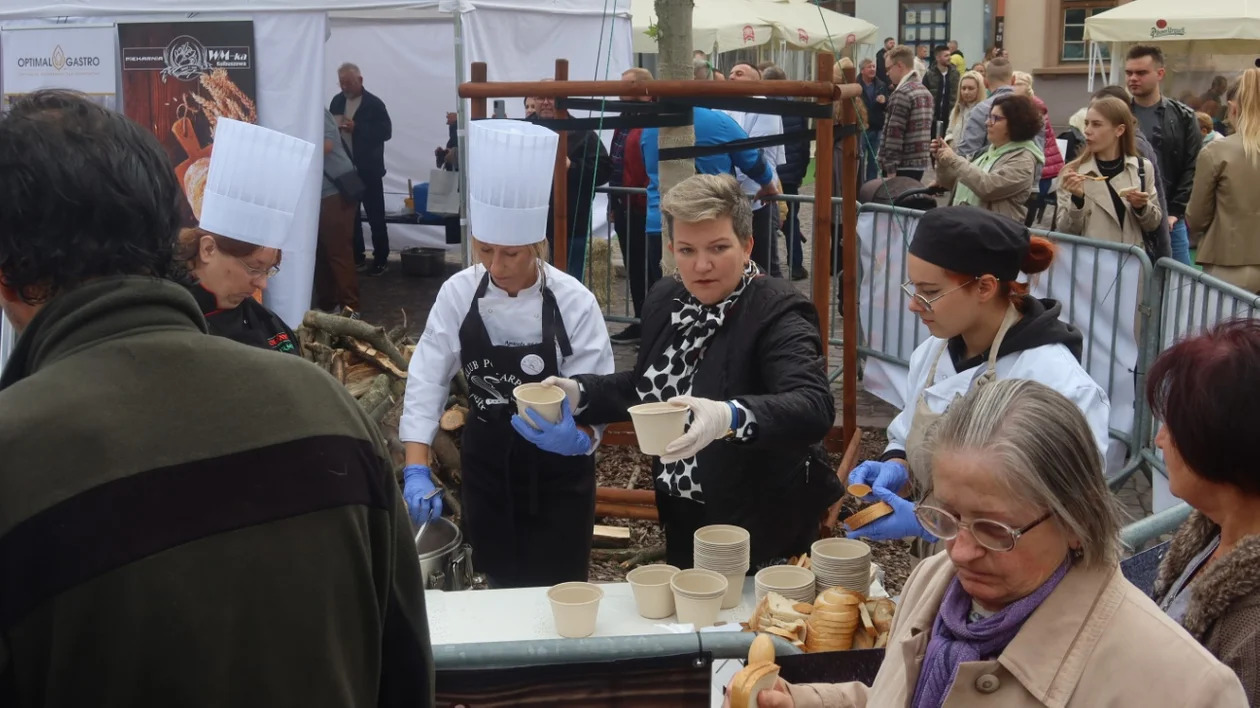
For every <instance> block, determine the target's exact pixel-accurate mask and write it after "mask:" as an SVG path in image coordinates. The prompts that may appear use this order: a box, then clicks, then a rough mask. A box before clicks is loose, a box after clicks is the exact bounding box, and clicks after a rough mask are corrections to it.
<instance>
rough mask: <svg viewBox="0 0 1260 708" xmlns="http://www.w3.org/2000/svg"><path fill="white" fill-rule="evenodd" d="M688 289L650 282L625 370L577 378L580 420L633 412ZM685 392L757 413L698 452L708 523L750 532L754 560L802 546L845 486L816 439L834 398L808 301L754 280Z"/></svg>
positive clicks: (780, 283)
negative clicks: (750, 424) (738, 430)
mask: <svg viewBox="0 0 1260 708" xmlns="http://www.w3.org/2000/svg"><path fill="white" fill-rule="evenodd" d="M685 295H686V289H685V288H684V287H683V284H682V283H680V282H678V281H676V280H674V279H672V278H665V279H662V280H660V281H658V282H657V283H656V285H654V286H653V287H652V290H651V292H649V293H648V297H647V301H646V302H645V303H644V305H643V340H642V343H641V345H640V347H639V357H638V361H636V362H635V366H634V369H633V370H632V371H620V372H617V373H615V374H609V375H606V376H599V375H594V374H589V375H581V376H577V377H576V379H577V380H578V381H579V382H581V384H582V387H583V390H584V392H585V395H584V397H583V403H584V404H585V405H586V408H585V409H584V410H583V411H582V413H581V414H580V415H579V416H578V420H579V421H582V422H585V423H592V424H600V423H615V422H621V421H627V420H629V419H630V415H629V414H628V413H627V412H626V409H628V408H629V407H630V406H633V405H637V404H638V403H640V402H641V401H640V400H639V396H638V393H637V392H636V384H637V383H638V382H639V379H640V378H642V376H643V372H644V371H646V370H647V368H648V366H649V364H650V363H651V362H653V361H654V360H655V359H657V358H658V357H660V356H661V355H662V354H663V353H664V352H665V349H666V347H668V346H669V345H670V344H671V343H672V342H673V340H674V330H673V326H672V325H671V323H670V316H671V314H672V312H673V303H674V301H675V300H676V299H677V298H680V297H684V296H685ZM691 395H693V396H698V397H702V398H709V399H712V400H717V401H726V400H730V399H733V398H735V399H738V400H739V401H740V403H742V404H743V405H744V406H746V407H747V408H748V409H749V410H751V411H752V413H753V416H755V417H756V420H757V430H758V432H757V436H756V439H755V440H753V441H751V442H748V443H734V442H726V441H721V440H719V441H717V442H714V443H712V444H711V445H709V446H708V447H706V448H705V449H704V450H702V451H701V452H700V454H699V455H698V456H697V461H698V463H699V464H698V465H697V470H696V475H697V478H698V479H699V481H700V484H701V486H702V487H703V488H704V499H705V510H706V514H707V517H708V519H707V521H708V523H723V524H735V525H736V526H741V527H743V528H745V529H747V530H748V532H749V533H750V534H751V536H752V548H751V552H750V553H751V561H752V565H753V567H756V566H757V565H759V564H761V563H764V562H765V561H768V560H770V559H772V558H778V557H787V556H791V555H794V554H797V553H801V552H805V551H808V550H809V549H808V548H805V549H800V548H795V547H793V544H794V542H797V541H799V539H800V538H801V537H802V536H803V535H804V534H805V533H806V532H807V531H808V530H810V528H811V527H812V528H814V529H816V528H817V527H818V525H819V522H820V521H821V519H822V514H823V513H824V511H825V510H826V509H827V508H828V507H829V506H831V504H832V503H834V502H835V501H836V500H838V499H839V498H840V496H841V494H842V493H843V492H842V490H841V485H840V481H839V479H837V477H836V473H835V470H833V469H832V468H831V465H830V463H829V462H828V458H827V454H826V451H825V450H824V449H823V448H822V445H821V444H820V443H821V441H822V439H823V438H824V437H826V435H827V433H828V432H829V431H830V430H831V426H832V423H833V422H834V420H835V399H833V398H832V395H831V387H830V385H829V384H828V382H827V362H826V359H825V358H824V357H823V355H822V339H821V336H820V334H819V329H818V314H817V311H816V310H815V309H814V306H813V304H812V303H810V301H809V300H807V299H806V298H805V296H803V295H801V294H800V293H799V292H797V290H796V288H795V287H793V286H792V284H791V283H789V282H788V281H786V280H783V279H780V278H769V277H760V278H756V279H755V280H753V281H752V282H751V283H749V285H748V289H747V290H745V291H744V293H743V295H741V296H740V298H739V300H738V301H737V302H736V304H735V306H734V307H733V308H732V309H731V311H730V313H728V314H727V318H726V321H725V323H723V325H722V327H721V328H720V329H719V330H718V332H717V334H716V335H714V337H713V339H712V340H710V341H709V344H708V346H707V347H706V349H705V352H704V357H703V359H701V361H700V364H699V366H697V368H696V372H695V378H694V384H693V385H692V389H691ZM653 469H654V473H653V474H654V476H655V475H656V474H659V473H660V470H661V467H660V461H659V459H654V460H653Z"/></svg>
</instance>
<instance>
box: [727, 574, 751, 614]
mask: <svg viewBox="0 0 1260 708" xmlns="http://www.w3.org/2000/svg"><path fill="white" fill-rule="evenodd" d="M747 577H748V568H744V570H743V572H741V573H727V574H726V575H725V578H726V593H725V594H724V595H722V609H724V610H729V609H731V608H732V607H738V606H739V602H740V600H742V599H744V580H745V579H747Z"/></svg>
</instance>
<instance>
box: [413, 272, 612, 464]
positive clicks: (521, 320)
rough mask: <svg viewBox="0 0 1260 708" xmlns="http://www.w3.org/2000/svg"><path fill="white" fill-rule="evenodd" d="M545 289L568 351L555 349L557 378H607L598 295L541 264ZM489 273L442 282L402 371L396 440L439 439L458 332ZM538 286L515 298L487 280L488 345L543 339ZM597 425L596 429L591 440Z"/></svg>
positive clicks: (608, 356) (607, 347)
mask: <svg viewBox="0 0 1260 708" xmlns="http://www.w3.org/2000/svg"><path fill="white" fill-rule="evenodd" d="M543 268H544V269H545V272H546V276H547V287H549V288H550V289H551V292H552V294H554V295H555V297H556V304H557V305H558V306H559V308H560V314H561V317H562V318H563V320H564V328H565V331H566V332H567V333H568V335H569V343H570V344H571V345H572V347H573V354H572V355H571V356H568V357H565V356H563V355H562V354H561V353H560V347H559V345H558V344H557V346H556V361H557V362H558V363H559V367H560V375H561V376H565V377H571V376H574V375H576V374H611V373H613V371H614V369H615V365H614V363H613V354H612V345H611V343H609V341H608V329H607V328H606V327H605V326H604V315H603V313H602V312H601V311H600V309H599V303H598V302H596V301H595V296H594V295H593V294H592V293H591V291H590V290H587V289H586V287H585V286H583V285H582V284H581V283H580V282H578V281H577V280H576V279H574V278H573V277H572V276H570V275H568V274H567V273H565V272H563V271H560V270H556V269H555V268H553V267H552V266H551V265H550V264H545V263H544V264H543ZM485 274H486V269H485V268H484V267H482V266H480V265H475V266H471V267H469V268H465V269H464V270H461V271H460V272H458V273H456V274H455V275H453V276H451V278H450V279H449V280H447V281H446V282H445V283H443V284H442V289H441V290H440V291H438V296H437V301H436V302H434V303H433V309H432V310H430V311H429V321H428V323H426V324H425V327H424V334H423V335H421V337H420V343H419V344H418V345H417V346H416V351H415V353H414V354H413V355H412V357H411V364H410V365H409V366H408V367H407V394H406V397H405V398H404V401H403V415H402V420H401V421H399V423H398V439H399V440H401V441H403V442H416V443H424V444H425V445H430V444H432V443H433V436H434V435H436V434H437V429H438V419H439V418H441V416H442V412H443V410H444V408H445V406H446V398H447V396H448V395H449V392H448V389H449V386H450V383H451V379H453V378H455V374H456V373H457V372H458V371H459V368H460V356H459V355H460V346H459V328H460V326H461V325H462V324H463V323H464V317H465V316H466V315H467V314H468V309H469V307H471V306H472V303H473V297H474V296H475V295H476V293H477V286H478V285H479V284H480V283H481V278H482V277H483V276H484V275H485ZM542 282H543V279H542V278H539V279H538V282H536V283H534V285H532V286H531V287H529V288H526V289H525V290H522V291H521V292H520V293H518V294H517V296H516V297H511V296H509V295H508V294H507V293H506V292H504V291H503V290H500V289H499V288H498V287H496V286H495V284H494V281H493V280H491V281H490V284H489V286H488V287H487V288H486V294H485V297H483V298H481V300H480V301H479V305H480V308H481V319H482V321H483V322H484V324H485V328H486V334H487V335H489V337H490V343H491V344H493V345H495V346H504V345H507V346H524V345H530V344H538V343H539V342H542V306H543V300H542ZM601 432H602V426H600V427H597V429H596V440H595V441H593V442H595V443H596V444H598V438H599V437H600V434H601Z"/></svg>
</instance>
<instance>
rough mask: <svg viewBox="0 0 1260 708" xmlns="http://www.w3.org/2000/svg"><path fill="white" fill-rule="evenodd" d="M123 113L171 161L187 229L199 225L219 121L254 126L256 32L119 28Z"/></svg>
mask: <svg viewBox="0 0 1260 708" xmlns="http://www.w3.org/2000/svg"><path fill="white" fill-rule="evenodd" d="M118 45H119V48H120V51H121V53H122V101H123V113H125V114H126V115H127V117H129V118H131V119H132V120H134V121H136V122H138V123H140V124H141V125H144V126H147V127H149V129H150V130H152V131H153V134H154V135H155V136H157V139H158V141H159V142H161V143H162V146H163V147H164V148H165V149H166V152H167V154H168V155H170V157H171V163H172V164H173V165H174V166H175V176H176V177H177V178H178V179H179V183H180V185H181V186H182V187H183V189H184V196H185V197H187V199H186V202H187V206H186V207H185V210H184V217H185V218H184V222H185V225H186V226H195V225H196V224H197V221H198V220H199V219H200V218H201V199H202V194H203V193H204V191H205V186H206V175H207V173H208V172H209V169H210V153H211V152H212V151H213V149H214V130H215V126H216V124H217V123H218V120H219V119H220V118H232V119H235V120H239V121H244V122H246V123H257V122H258V98H257V86H258V84H257V79H256V76H255V68H254V24H253V23H252V22H248V21H242V22H236V21H234V22H174V23H172V22H150V23H131V24H119V25H118Z"/></svg>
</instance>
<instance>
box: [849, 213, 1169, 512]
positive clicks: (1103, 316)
mask: <svg viewBox="0 0 1260 708" xmlns="http://www.w3.org/2000/svg"><path fill="white" fill-rule="evenodd" d="M921 214H922V212H919V211H916V210H913V209H904V208H899V207H892V206H887V205H879V204H864V205H862V207H861V208H860V209H859V218H858V234H857V238H858V241H859V243H860V248H861V258H860V263H861V264H862V273H861V274H860V277H861V286H860V288H859V299H860V304H859V312H860V313H861V317H862V332H863V341H862V342H859V344H858V351H859V352H860V353H861V354H862V355H863V356H864V357H865V358H866V359H867V364H866V367H865V376H864V381H865V387H866V390H867V391H870V392H871V393H874V394H875V395H877V396H880V397H881V398H884V399H885V400H888V401H889V402H890V403H892V404H893V405H894V406H896V407H898V408H903V409H904V408H905V406H907V405H912V404H913V402H912V401H906V400H902V396H903V395H905V392H903V391H902V383H903V382H904V381H905V379H906V376H907V375H908V371H909V366H910V355H911V354H912V353H913V352H914V350H915V348H917V347H918V346H919V345H920V344H921V343H922V342H923V341H925V340H926V339H927V337H928V336H929V334H928V331H927V328H926V327H924V326H923V324H922V322H920V320H919V318H918V317H916V316H914V315H913V314H912V313H910V312H909V309H908V305H909V298H908V297H907V296H906V295H905V293H904V292H903V291H902V290H901V287H900V286H901V283H903V282H905V281H906V280H907V279H908V275H907V273H906V253H907V250H906V246H907V244H908V242H909V239H910V237H911V236H912V235H913V230H914V227H915V225H916V224H917V222H918V219H919V216H920V215H921ZM1034 233H1037V234H1039V235H1042V236H1045V237H1046V238H1048V239H1050V240H1051V241H1053V242H1055V243H1056V245H1057V246H1058V248H1059V253H1058V256H1057V257H1056V259H1055V262H1054V265H1053V266H1052V267H1051V269H1050V270H1048V271H1046V272H1045V273H1042V274H1038V275H1036V276H1034V277H1033V278H1032V279H1031V280H1030V283H1029V285H1030V288H1031V291H1032V293H1033V294H1034V295H1037V296H1039V297H1052V298H1054V299H1055V300H1058V301H1059V302H1060V303H1061V305H1062V307H1063V313H1064V314H1063V317H1064V319H1066V320H1067V321H1068V322H1071V323H1072V324H1075V325H1076V326H1077V327H1079V328H1080V329H1081V330H1082V331H1083V333H1084V334H1085V341H1084V351H1083V352H1082V356H1081V363H1082V364H1083V365H1084V367H1085V369H1086V371H1088V372H1089V374H1090V376H1091V377H1092V378H1093V379H1094V380H1095V381H1096V382H1097V383H1098V384H1099V385H1100V386H1101V387H1102V388H1103V390H1104V391H1106V393H1107V397H1108V399H1109V400H1110V401H1111V405H1112V414H1111V421H1110V423H1111V425H1110V433H1111V438H1112V439H1113V440H1114V441H1116V443H1117V444H1113V445H1112V446H1111V450H1109V451H1108V454H1107V457H1108V460H1109V463H1110V464H1109V469H1110V470H1111V473H1110V475H1109V478H1108V481H1109V482H1110V483H1111V484H1112V486H1113V487H1116V486H1120V485H1121V484H1123V483H1124V481H1125V480H1126V479H1127V478H1128V477H1129V475H1131V474H1132V473H1133V472H1134V471H1136V470H1137V469H1138V468H1139V467H1140V465H1141V456H1140V455H1139V454H1137V452H1138V449H1139V448H1140V444H1139V442H1140V441H1141V440H1142V439H1143V437H1142V430H1143V425H1142V422H1141V421H1142V419H1143V412H1144V409H1145V402H1144V401H1142V400H1140V396H1138V395H1137V393H1138V391H1139V390H1140V387H1141V377H1142V372H1144V371H1145V368H1144V367H1143V366H1142V365H1141V363H1142V362H1143V361H1145V359H1144V352H1143V347H1142V344H1143V339H1142V333H1143V332H1145V331H1147V330H1149V329H1150V319H1151V313H1152V312H1153V308H1152V307H1151V304H1150V302H1149V299H1150V296H1151V292H1150V288H1149V287H1146V283H1147V282H1148V281H1149V279H1150V274H1151V264H1150V260H1149V259H1148V258H1147V256H1146V253H1145V252H1143V250H1142V249H1141V248H1140V247H1138V246H1125V245H1122V244H1116V243H1108V242H1103V241H1096V240H1093V239H1088V238H1083V237H1080V236H1073V235H1070V234H1062V233H1055V232H1047V231H1041V230H1034Z"/></svg>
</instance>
